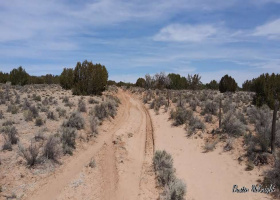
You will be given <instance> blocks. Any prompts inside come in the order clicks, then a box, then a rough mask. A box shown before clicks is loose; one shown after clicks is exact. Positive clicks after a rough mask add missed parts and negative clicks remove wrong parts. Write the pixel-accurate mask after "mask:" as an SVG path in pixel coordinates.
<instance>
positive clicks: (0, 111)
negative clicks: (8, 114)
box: [0, 110, 4, 119]
mask: <svg viewBox="0 0 280 200" xmlns="http://www.w3.org/2000/svg"><path fill="white" fill-rule="evenodd" d="M3 118H4V114H3V111H2V110H0V119H3Z"/></svg>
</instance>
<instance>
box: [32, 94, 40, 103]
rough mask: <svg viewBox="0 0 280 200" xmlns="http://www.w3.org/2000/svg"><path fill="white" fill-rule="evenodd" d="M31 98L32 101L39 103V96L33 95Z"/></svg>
mask: <svg viewBox="0 0 280 200" xmlns="http://www.w3.org/2000/svg"><path fill="white" fill-rule="evenodd" d="M32 98H33V100H34V101H41V96H40V95H36V94H33V96H32Z"/></svg>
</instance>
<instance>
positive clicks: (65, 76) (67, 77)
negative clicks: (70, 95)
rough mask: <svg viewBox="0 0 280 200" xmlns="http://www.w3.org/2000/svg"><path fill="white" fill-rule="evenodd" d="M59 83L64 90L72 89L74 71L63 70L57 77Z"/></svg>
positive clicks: (70, 69)
mask: <svg viewBox="0 0 280 200" xmlns="http://www.w3.org/2000/svg"><path fill="white" fill-rule="evenodd" d="M59 82H60V85H61V87H63V88H64V89H66V90H69V89H72V88H73V86H74V70H73V69H72V68H64V69H63V71H62V73H61V75H60V77H59Z"/></svg>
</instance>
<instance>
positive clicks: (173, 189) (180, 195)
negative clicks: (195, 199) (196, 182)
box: [161, 178, 186, 200]
mask: <svg viewBox="0 0 280 200" xmlns="http://www.w3.org/2000/svg"><path fill="white" fill-rule="evenodd" d="M185 194H186V184H185V183H184V182H183V181H182V180H180V179H177V178H176V179H175V180H174V181H171V182H170V183H169V185H168V186H165V188H164V192H163V194H162V195H161V199H162V200H183V199H184V196H185Z"/></svg>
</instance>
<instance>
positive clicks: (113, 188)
mask: <svg viewBox="0 0 280 200" xmlns="http://www.w3.org/2000/svg"><path fill="white" fill-rule="evenodd" d="M118 97H119V99H120V100H121V104H120V106H119V108H118V114H117V116H116V117H115V119H111V120H110V121H105V122H103V124H102V126H101V127H100V130H99V135H98V136H97V138H96V140H95V142H94V143H93V144H92V145H91V146H88V147H87V148H85V149H84V150H83V151H80V152H79V153H76V154H75V155H74V156H73V157H72V158H71V160H70V161H69V162H67V163H64V164H63V165H62V166H60V167H59V169H57V170H56V172H54V173H53V174H52V175H51V176H49V177H47V178H45V179H42V180H41V181H39V182H38V183H37V184H36V187H35V188H34V190H33V191H30V192H29V193H28V194H26V198H25V199H30V200H33V199H37V200H49V199H57V200H64V199H77V200H78V199H79V200H81V199H87V200H88V199H117V200H118V199H122V200H123V199H157V197H158V191H157V189H156V181H155V174H154V172H153V167H152V156H153V153H154V146H153V136H152V134H153V132H152V123H151V119H150V116H149V114H148V112H147V110H146V108H145V107H144V106H143V105H142V103H141V102H140V101H139V100H136V99H133V98H131V96H130V95H129V94H128V93H124V92H119V95H118ZM91 159H94V160H95V162H96V167H94V168H91V167H89V166H88V165H89V163H90V161H91Z"/></svg>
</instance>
